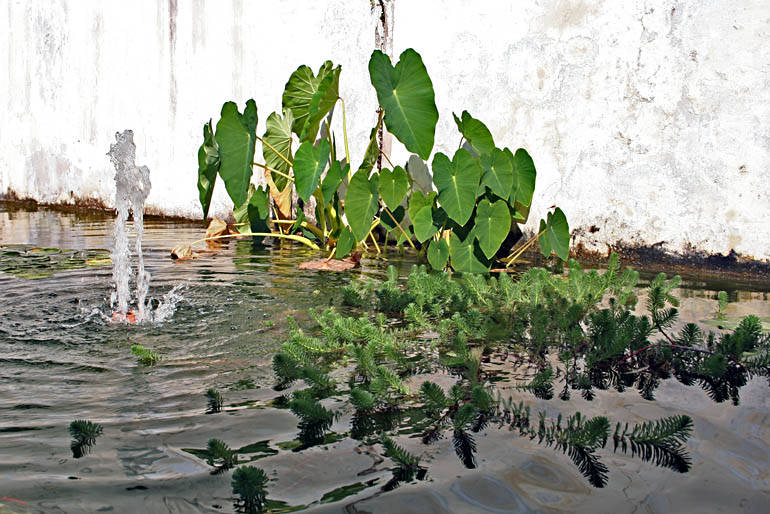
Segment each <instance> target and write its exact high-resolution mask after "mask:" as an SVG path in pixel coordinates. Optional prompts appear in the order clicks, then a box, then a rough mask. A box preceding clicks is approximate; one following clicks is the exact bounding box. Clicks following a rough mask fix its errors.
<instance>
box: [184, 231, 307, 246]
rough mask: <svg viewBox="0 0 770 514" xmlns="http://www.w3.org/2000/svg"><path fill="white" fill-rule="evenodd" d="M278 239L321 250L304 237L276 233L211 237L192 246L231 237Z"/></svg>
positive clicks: (250, 233)
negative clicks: (289, 240)
mask: <svg viewBox="0 0 770 514" xmlns="http://www.w3.org/2000/svg"><path fill="white" fill-rule="evenodd" d="M252 236H257V237H277V238H279V239H291V240H292V241H297V242H298V243H302V244H304V245H305V246H309V247H310V248H312V249H313V250H319V248H318V245H316V244H315V243H314V242H312V241H311V240H310V239H308V238H306V237H302V236H297V235H294V234H277V233H275V232H244V233H241V234H226V235H223V236H211V237H204V238H203V239H198V240H197V241H195V242H193V243H190V246H193V245H196V244H198V243H204V242H206V241H213V240H215V239H227V238H231V237H252Z"/></svg>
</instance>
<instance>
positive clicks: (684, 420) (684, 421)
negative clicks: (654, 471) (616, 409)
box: [612, 415, 693, 473]
mask: <svg viewBox="0 0 770 514" xmlns="http://www.w3.org/2000/svg"><path fill="white" fill-rule="evenodd" d="M692 430H693V422H692V418H690V417H689V416H685V415H678V416H671V417H669V418H663V419H659V420H657V421H654V422H653V421H646V422H644V423H642V424H640V425H635V426H634V428H633V429H631V430H630V431H629V429H628V423H626V425H625V427H624V428H623V430H622V431H621V430H620V423H618V424H617V425H616V427H615V434H614V435H613V437H612V438H613V441H614V443H615V450H616V451H617V449H618V447H620V448H621V450H622V451H623V453H626V452H627V450H628V449H629V448H630V449H631V454H632V455H634V456H636V455H639V456H640V457H641V458H642V459H644V460H646V461H654V462H655V465H656V466H662V467H666V468H669V469H672V470H674V471H677V472H679V473H686V472H687V471H689V470H690V466H691V462H690V458H689V457H688V456H687V453H686V449H685V446H684V443H685V441H687V438H688V437H689V436H690V435H691V433H692Z"/></svg>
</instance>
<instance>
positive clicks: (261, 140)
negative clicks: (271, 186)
mask: <svg viewBox="0 0 770 514" xmlns="http://www.w3.org/2000/svg"><path fill="white" fill-rule="evenodd" d="M257 140H259V142H260V143H262V144H263V145H265V146H266V147H268V148H269V149H271V150H272V151H273V152H275V154H276V155H277V156H278V157H280V158H281V159H283V160H284V162H285V163H286V164H288V165H289V166H294V163H292V162H291V161H290V160H289V159H287V158H286V157H285V156H284V155H283V154H282V153H281V152H279V151H278V150H276V149H275V147H274V146H273V145H271V144H270V143H268V142H267V141H265V140H264V139H262V138H261V137H259V136H257Z"/></svg>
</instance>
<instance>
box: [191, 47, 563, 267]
mask: <svg viewBox="0 0 770 514" xmlns="http://www.w3.org/2000/svg"><path fill="white" fill-rule="evenodd" d="M340 73H341V67H340V66H336V67H335V66H334V64H333V63H332V62H331V61H326V62H325V63H324V64H323V65H322V66H321V67H320V68H319V69H318V71H317V72H316V73H314V72H313V70H312V69H311V68H309V67H308V66H304V65H303V66H300V67H299V68H297V70H296V71H295V72H294V73H292V74H291V77H289V80H288V82H287V83H286V86H285V89H284V92H283V96H282V106H281V111H280V113H279V112H273V113H272V114H270V116H268V118H267V122H266V131H265V132H264V133H263V134H262V136H259V135H257V121H258V115H257V107H256V104H255V103H254V101H253V100H249V101H248V102H246V105H245V107H244V109H243V112H241V111H240V110H239V109H238V106H237V105H236V104H235V103H233V102H226V103H225V104H224V105H223V106H222V110H221V115H220V119H219V121H218V122H217V123H216V125H213V124H212V122H211V121H209V122H208V123H206V124H205V125H204V126H203V143H202V145H201V147H200V149H199V151H198V189H199V192H200V202H201V206H202V208H203V215H204V217H206V216H208V211H209V207H210V205H211V198H212V192H213V189H214V184H215V182H216V177H217V175H218V176H219V177H220V178H221V179H222V181H223V182H224V185H225V188H226V190H227V193H228V195H229V196H230V199H231V200H232V201H233V205H234V211H233V212H234V217H235V220H236V224H235V227H236V230H237V232H238V233H237V234H225V235H219V236H216V237H237V236H250V237H254V238H256V239H257V241H261V239H262V238H264V237H268V236H272V237H276V238H283V239H292V240H294V241H297V242H300V243H303V244H305V245H307V246H309V247H311V248H314V249H326V250H327V251H331V253H330V257H331V256H332V255H336V257H337V258H343V257H345V256H346V255H347V254H349V253H350V252H351V251H353V250H362V249H373V250H375V251H376V252H377V253H380V251H381V250H380V243H382V242H385V243H386V244H387V243H388V240H389V239H390V240H391V241H395V244H396V245H405V244H406V245H410V246H411V247H412V248H413V249H415V250H417V249H418V246H419V251H420V252H421V253H422V254H423V255H424V256H425V257H426V258H427V260H428V262H429V263H430V265H431V266H432V267H433V268H435V269H444V268H447V267H451V268H452V269H454V270H455V271H461V272H470V273H476V272H486V271H488V270H489V269H490V268H491V267H492V265H493V263H494V262H495V261H498V260H499V261H502V262H503V263H505V265H510V264H511V263H512V262H514V261H515V260H516V258H517V257H518V256H519V255H521V253H522V252H523V251H524V250H526V249H527V248H529V247H530V246H531V245H533V244H534V243H535V242H536V241H539V242H540V245H539V246H540V250H541V252H542V253H543V255H545V256H550V255H551V254H552V253H555V254H556V255H558V256H559V258H561V259H563V260H565V259H567V256H568V253H569V226H568V224H567V219H566V217H565V215H564V213H563V212H562V211H561V209H559V208H558V207H556V208H554V210H553V211H552V212H549V213H548V215H547V217H546V219H544V220H541V221H540V227H539V230H538V233H537V235H536V236H535V237H534V238H532V239H531V240H529V241H528V242H527V243H525V244H523V245H521V246H520V247H519V248H518V249H516V250H515V251H513V252H511V253H508V252H507V251H506V250H509V249H510V248H509V247H510V245H504V242H505V241H506V239H510V238H509V234H510V233H511V229H512V228H513V227H514V224H523V223H525V222H526V221H527V218H528V216H529V209H530V206H531V204H532V195H533V193H534V190H535V181H536V177H537V172H536V169H535V164H534V162H533V160H532V158H531V157H530V155H529V153H527V151H526V150H524V149H523V148H519V149H517V150H512V149H510V148H505V147H504V148H499V147H498V146H497V144H496V143H495V141H494V138H493V136H492V134H491V132H490V131H489V129H488V128H487V127H486V125H484V123H482V122H481V121H479V120H477V119H475V118H474V117H473V116H471V114H470V113H468V111H463V112H462V114H461V115H460V116H457V115H454V120H455V123H456V125H457V129H458V131H459V132H460V135H461V136H462V141H463V142H464V144H461V147H460V148H458V149H457V151H455V152H454V154H452V155H446V154H444V153H441V152H437V153H435V154H434V153H433V148H434V139H435V134H436V125H437V123H438V119H439V112H438V109H437V107H436V102H435V97H434V91H433V83H432V81H431V79H430V76H429V75H428V71H427V69H426V67H425V64H424V63H423V60H422V58H421V57H420V54H418V53H417V52H416V51H414V50H412V49H407V50H406V51H404V52H403V53H402V54H401V56H400V57H399V59H398V61H397V62H396V63H395V65H393V64H392V63H391V60H390V58H389V57H388V56H387V55H385V54H384V53H382V52H380V51H379V50H375V51H374V52H373V53H372V56H371V59H370V60H369V75H370V79H371V83H372V86H373V87H374V89H375V92H376V94H377V100H378V102H379V105H380V109H379V110H378V112H379V116H378V119H377V123H376V125H375V126H374V127H373V128H372V130H371V133H370V139H369V142H368V145H367V146H366V150H365V153H364V156H363V158H362V159H361V160H360V161H355V162H360V164H359V165H358V167H357V168H352V167H351V165H352V163H353V162H354V161H352V160H351V155H350V150H349V146H348V135H347V120H346V112H345V103H344V100H343V99H342V98H341V97H340V96H339V85H340ZM337 102H340V103H341V105H342V130H343V142H344V152H345V153H344V157H343V156H341V155H339V153H338V147H337V141H338V140H337V138H336V136H335V134H334V133H333V132H332V130H331V121H332V117H333V115H334V108H335V106H336V105H337ZM383 126H384V128H386V129H387V130H388V132H389V133H391V134H392V135H393V136H395V138H396V139H398V140H399V141H400V142H401V143H402V144H403V145H404V146H405V147H406V149H407V150H408V151H409V152H411V153H412V154H413V155H412V156H411V157H410V159H409V161H408V162H407V163H406V164H405V165H404V166H400V165H394V164H393V163H392V162H391V160H390V157H389V156H388V155H386V154H385V153H383V152H382V150H381V148H380V146H379V145H378V144H377V137H376V136H377V134H378V133H379V132H380V131H381V130H382V128H383ZM257 142H259V143H261V146H262V160H263V161H264V162H256V160H255V149H256V143H257ZM431 156H432V157H431ZM383 158H384V160H385V161H386V162H387V163H388V166H389V167H386V168H382V166H381V162H382V161H381V160H382V159H383ZM427 162H430V168H431V170H430V171H432V173H431V172H430V171H428V166H427ZM255 166H257V167H259V168H262V169H263V170H264V172H265V179H266V182H267V186H261V187H254V185H253V184H251V178H252V170H253V169H254V167H255ZM293 192H296V197H297V198H298V199H299V201H300V202H301V204H300V205H298V206H297V208H296V211H293V210H292V208H291V207H292V205H291V199H292V193H293ZM308 205H311V206H312V205H314V206H315V213H314V214H315V216H314V217H315V219H314V220H309V219H307V218H306V217H305V214H304V212H305V211H304V209H303V208H302V207H303V206H308ZM294 212H296V215H294Z"/></svg>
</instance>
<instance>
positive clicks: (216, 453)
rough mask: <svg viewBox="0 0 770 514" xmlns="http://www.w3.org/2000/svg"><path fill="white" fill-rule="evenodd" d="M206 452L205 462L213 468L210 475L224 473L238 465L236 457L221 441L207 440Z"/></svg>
mask: <svg viewBox="0 0 770 514" xmlns="http://www.w3.org/2000/svg"><path fill="white" fill-rule="evenodd" d="M206 452H207V458H206V462H207V463H208V465H209V466H212V467H213V468H214V470H213V471H212V472H211V474H212V475H218V474H220V473H224V472H225V471H227V470H228V469H232V468H233V467H235V466H237V465H238V455H236V454H235V452H233V450H231V449H230V447H229V446H227V444H226V443H225V442H224V441H222V440H221V439H209V442H208V445H207V446H206Z"/></svg>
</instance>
